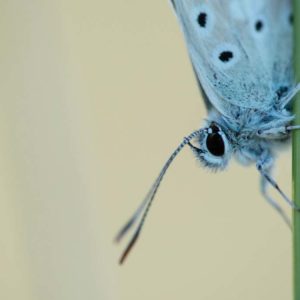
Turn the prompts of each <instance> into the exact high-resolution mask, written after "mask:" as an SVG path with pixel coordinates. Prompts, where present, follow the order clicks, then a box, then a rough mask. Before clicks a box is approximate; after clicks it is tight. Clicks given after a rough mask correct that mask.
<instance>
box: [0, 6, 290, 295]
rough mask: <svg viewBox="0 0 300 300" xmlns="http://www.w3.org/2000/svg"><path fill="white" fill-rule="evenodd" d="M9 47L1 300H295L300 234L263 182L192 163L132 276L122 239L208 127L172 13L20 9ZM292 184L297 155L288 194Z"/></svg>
mask: <svg viewBox="0 0 300 300" xmlns="http://www.w3.org/2000/svg"><path fill="white" fill-rule="evenodd" d="M0 36H1V50H0V52H1V71H0V74H1V80H0V82H1V88H0V96H1V100H0V103H1V105H0V132H1V133H0V136H1V138H0V143H1V146H0V265H1V272H0V298H1V299H6V300H15V299H23V300H27V299H28V300H40V299H43V300H69V299H70V300H76V299H80V300H82V299H89V300H94V299H100V300H119V299H120V300H127V299H130V300H134V299H139V300H140V299H143V300H147V299H172V300H176V299H206V300H210V299H223V300H225V299H228V300H229V299H230V300H240V299H243V300H248V299H249V300H250V299H251V300H252V299H272V300H282V299H291V255H290V254H291V233H290V231H289V229H288V228H286V226H285V225H284V224H283V222H282V221H281V219H280V218H279V217H278V216H277V215H276V214H275V213H274V211H273V210H272V209H271V208H270V207H269V206H268V205H267V204H266V203H265V202H264V200H263V199H262V197H261V196H260V194H259V188H258V174H257V172H256V170H255V168H254V167H251V168H243V167H241V166H239V165H237V164H236V163H235V162H232V163H231V164H230V167H229V168H228V170H226V171H225V172H222V173H218V174H214V173H212V172H210V171H208V170H205V169H203V168H201V167H199V166H198V164H197V163H196V162H195V159H194V158H193V156H192V154H191V153H190V151H188V149H186V150H184V151H183V153H181V155H180V156H179V157H178V159H177V160H176V161H175V163H174V164H173V165H172V167H171V168H170V171H169V173H168V175H167V176H166V178H165V180H164V182H163V184H162V186H161V189H160V191H159V193H158V195H157V199H156V202H155V203H154V205H153V209H152V210H151V214H150V216H149V219H148V220H147V223H146V226H145V230H144V232H143V234H142V236H141V238H140V240H139V242H138V244H137V245H136V248H135V249H134V250H133V252H132V253H131V254H130V256H129V257H128V261H127V262H126V264H125V265H124V266H122V267H119V266H118V264H117V261H118V257H119V254H120V253H121V251H122V249H123V246H125V244H126V243H124V244H122V245H120V246H116V245H114V244H113V243H112V241H113V237H114V235H115V233H116V231H117V230H118V228H119V226H121V225H122V224H123V222H124V221H125V220H126V219H127V218H128V217H129V216H130V214H131V213H132V211H133V210H134V209H135V207H136V206H137V204H138V203H139V202H140V201H141V199H142V198H143V196H144V195H145V193H146V192H147V190H148V188H149V187H150V185H151V183H152V181H153V180H154V178H155V176H156V175H157V173H158V172H159V170H160V168H161V167H162V165H163V163H164V162H165V160H166V158H167V157H168V155H169V154H170V153H171V152H172V151H173V149H174V148H175V147H176V146H177V144H178V143H179V142H180V141H181V139H182V137H183V136H184V135H186V134H187V133H189V132H190V131H191V130H194V129H196V128H198V127H199V126H200V125H201V122H202V120H203V118H205V116H206V111H205V108H204V105H203V103H202V101H201V98H200V96H199V92H198V88H197V85H196V82H195V79H194V76H193V72H192V68H191V65H190V63H189V59H188V56H187V52H186V49H185V45H184V41H183V38H182V35H181V33H180V29H179V26H178V24H177V20H176V18H175V16H174V15H173V13H172V10H171V7H170V5H169V4H168V3H167V0H164V1H144V0H126V1H123V0H115V1H104V0H100V1H99V0H98V1H95V0H86V1H82V0H81V1H78V0H75V1H74V0H72V1H71V0H61V1H60V0H43V1H38V0H27V1H20V0H9V1H5V0H4V1H2V2H1V3H0ZM290 172H291V171H290V150H286V151H285V153H283V154H281V155H280V159H279V160H278V165H277V169H276V172H275V174H276V178H277V179H278V181H279V182H280V184H281V186H282V187H283V189H284V190H285V191H286V192H287V193H290V186H291V177H290ZM273 195H274V196H276V197H277V198H280V197H278V195H277V194H273ZM279 201H280V202H281V203H282V204H283V205H285V204H284V203H283V201H282V200H281V199H279Z"/></svg>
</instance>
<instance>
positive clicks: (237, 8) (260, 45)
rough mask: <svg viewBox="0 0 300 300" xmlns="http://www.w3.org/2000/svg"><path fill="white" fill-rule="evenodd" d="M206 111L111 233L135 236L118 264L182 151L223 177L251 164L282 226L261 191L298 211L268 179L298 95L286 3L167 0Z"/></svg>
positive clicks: (288, 4) (289, 11)
mask: <svg viewBox="0 0 300 300" xmlns="http://www.w3.org/2000/svg"><path fill="white" fill-rule="evenodd" d="M171 3H172V6H173V8H174V10H175V13H176V15H177V18H178V20H179V23H180V25H181V29H182V32H183V35H184V37H185V41H186V45H187V49H188V53H189V56H190V59H191V63H192V66H193V70H194V73H195V75H196V78H197V82H198V85H199V88H200V91H201V93H202V96H203V99H204V102H205V105H206V107H207V111H208V117H207V120H206V121H205V124H204V127H203V128H200V129H197V130H195V131H193V132H192V133H191V134H189V135H187V136H186V137H184V139H183V141H182V142H181V143H180V144H179V146H178V147H177V148H176V149H175V151H174V152H173V153H172V154H171V156H170V157H169V159H168V160H167V162H166V163H165V165H164V166H163V168H162V170H161V172H160V173H159V175H158V177H157V179H156V180H155V181H154V183H153V185H152V187H151V188H150V190H149V192H148V194H147V195H146V197H145V199H144V200H143V202H142V203H141V204H140V206H139V207H138V209H137V210H136V211H135V213H134V214H133V216H132V217H131V218H130V220H129V221H128V222H127V223H126V224H125V225H124V227H123V228H122V229H121V230H120V231H119V233H118V235H117V237H116V240H117V241H120V240H121V239H122V238H123V237H124V236H125V234H126V233H127V232H128V230H129V229H130V228H132V226H133V225H135V224H136V223H137V221H138V220H139V223H138V224H137V228H136V230H135V232H134V234H133V237H132V238H131V240H130V242H129V244H128V245H127V247H126V248H125V251H124V252H123V254H122V256H121V258H120V263H123V262H124V260H125V258H126V257H127V255H128V253H129V252H130V250H131V249H132V247H133V245H134V244H135V242H136V241H137V239H138V237H139V234H140V232H141V230H142V228H143V225H144V222H145V219H146V216H147V214H148V212H149V209H150V206H151V204H152V201H153V199H154V197H155V195H156V193H157V190H158V188H159V186H160V183H161V181H162V179H163V177H164V175H165V173H166V171H167V169H168V168H169V166H170V164H171V163H172V162H173V160H174V158H175V157H176V156H177V155H178V153H179V152H180V151H181V150H182V149H183V148H184V147H185V146H189V147H190V149H191V150H192V152H193V153H194V155H195V156H196V158H197V159H198V160H199V161H200V162H201V163H202V164H203V165H204V166H205V167H208V168H211V169H213V170H223V169H224V168H226V167H227V165H228V163H229V161H230V159H231V158H232V157H235V158H236V159H237V160H238V161H239V162H240V163H241V164H243V165H250V164H255V165H256V168H257V170H258V172H259V173H260V181H261V182H260V187H261V192H262V194H263V196H264V198H265V199H266V200H267V201H268V202H269V203H270V204H271V205H272V206H273V208H274V209H275V210H276V211H277V212H278V213H279V214H280V215H281V217H282V218H283V220H284V221H285V222H286V223H287V224H288V225H289V226H291V225H290V220H289V218H288V217H287V215H286V214H285V213H284V211H283V210H282V208H281V206H280V205H279V204H278V203H277V202H276V201H275V200H274V199H273V198H271V197H270V196H269V194H268V192H267V187H268V186H271V187H273V188H274V189H276V190H277V191H278V192H279V194H280V195H281V196H282V197H283V199H284V200H285V201H286V202H287V203H288V204H289V205H290V206H291V207H292V208H293V209H296V210H299V209H298V208H297V207H296V206H295V205H294V203H293V201H292V200H290V199H289V197H288V196H287V195H286V194H285V193H284V192H283V191H282V190H281V188H280V187H279V185H278V184H277V183H276V181H275V180H274V179H273V178H272V175H271V171H272V167H273V165H274V162H275V159H274V152H275V151H274V150H275V149H276V147H277V146H278V145H280V144H284V143H288V141H289V137H290V132H291V131H292V130H295V129H299V128H300V126H299V125H292V121H293V119H294V116H293V114H292V112H291V103H292V99H293V97H294V96H295V94H296V93H297V92H298V91H299V89H300V84H296V83H295V80H294V74H293V66H292V65H293V60H292V49H293V15H292V7H291V2H290V1H289V0H261V1H253V0H206V1H205V0H171Z"/></svg>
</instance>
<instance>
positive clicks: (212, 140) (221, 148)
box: [206, 133, 225, 156]
mask: <svg viewBox="0 0 300 300" xmlns="http://www.w3.org/2000/svg"><path fill="white" fill-rule="evenodd" d="M206 147H207V149H208V151H209V152H210V153H211V154H212V155H214V156H222V155H224V153H225V144H224V141H223V138H222V136H221V135H220V134H219V133H210V134H209V135H208V136H207V138H206Z"/></svg>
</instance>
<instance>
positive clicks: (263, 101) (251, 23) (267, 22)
mask: <svg viewBox="0 0 300 300" xmlns="http://www.w3.org/2000/svg"><path fill="white" fill-rule="evenodd" d="M172 4H173V6H174V8H175V11H176V14H177V17H178V19H179V21H180V23H181V27H182V30H183V33H184V36H185V39H186V42H187V45H188V50H189V54H190V57H191V60H192V64H193V67H194V70H195V73H196V75H197V78H198V81H199V82H200V84H201V86H202V88H203V90H204V92H205V94H206V95H207V98H208V99H209V101H210V102H211V104H212V106H213V107H215V108H216V109H217V110H219V111H220V112H221V113H222V114H224V115H227V116H230V115H231V112H232V111H234V108H249V109H251V108H253V109H259V110H268V109H270V107H272V105H274V101H276V100H278V91H279V93H284V92H285V90H289V89H290V88H291V87H292V85H293V80H292V79H293V78H292V71H291V70H292V68H291V55H292V52H291V51H292V30H291V28H292V26H291V25H290V23H289V21H290V11H291V8H290V7H291V5H290V1H288V0H261V1H253V0H209V1H205V0H202V1H201V0H200V1H199V0H172Z"/></svg>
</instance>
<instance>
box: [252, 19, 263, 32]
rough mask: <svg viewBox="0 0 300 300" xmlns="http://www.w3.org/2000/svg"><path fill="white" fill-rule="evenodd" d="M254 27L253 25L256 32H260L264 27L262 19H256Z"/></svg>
mask: <svg viewBox="0 0 300 300" xmlns="http://www.w3.org/2000/svg"><path fill="white" fill-rule="evenodd" d="M254 27H255V30H256V31H257V32H261V31H262V30H263V28H264V23H263V21H262V20H257V21H256V22H255V25H254Z"/></svg>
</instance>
